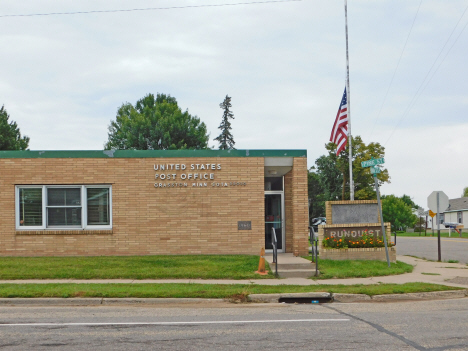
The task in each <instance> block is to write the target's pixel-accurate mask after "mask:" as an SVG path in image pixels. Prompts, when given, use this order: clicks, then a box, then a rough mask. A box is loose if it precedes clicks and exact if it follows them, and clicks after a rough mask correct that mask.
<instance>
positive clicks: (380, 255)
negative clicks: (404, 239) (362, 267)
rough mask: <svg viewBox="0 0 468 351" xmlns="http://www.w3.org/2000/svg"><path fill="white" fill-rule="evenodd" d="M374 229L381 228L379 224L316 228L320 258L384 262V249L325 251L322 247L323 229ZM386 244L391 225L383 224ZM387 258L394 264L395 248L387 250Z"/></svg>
mask: <svg viewBox="0 0 468 351" xmlns="http://www.w3.org/2000/svg"><path fill="white" fill-rule="evenodd" d="M365 226H369V227H376V226H381V224H380V223H355V224H326V225H319V226H318V239H319V244H318V245H319V252H320V258H322V259H331V260H378V261H386V260H387V256H386V254H385V248H382V247H376V248H352V249H327V248H325V247H324V246H323V237H324V231H325V228H352V227H365ZM384 226H385V234H386V236H387V243H390V242H391V225H390V223H389V222H387V223H384ZM388 253H389V258H390V261H391V262H396V248H395V247H389V248H388Z"/></svg>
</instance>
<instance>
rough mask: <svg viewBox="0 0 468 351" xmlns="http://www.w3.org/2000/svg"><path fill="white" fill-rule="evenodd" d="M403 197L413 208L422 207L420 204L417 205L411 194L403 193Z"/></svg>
mask: <svg viewBox="0 0 468 351" xmlns="http://www.w3.org/2000/svg"><path fill="white" fill-rule="evenodd" d="M401 199H402V200H403V202H404V203H405V204H407V205H408V206H410V207H411V208H412V209H413V210H418V209H419V208H420V206H419V205H416V204H415V203H414V201H413V200H412V199H411V197H410V196H409V195H405V194H403V196H402V197H401Z"/></svg>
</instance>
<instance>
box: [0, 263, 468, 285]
mask: <svg viewBox="0 0 468 351" xmlns="http://www.w3.org/2000/svg"><path fill="white" fill-rule="evenodd" d="M397 260H399V261H402V262H405V263H408V264H411V265H413V266H415V267H414V270H413V272H412V273H405V274H400V275H392V276H384V277H371V278H348V279H324V280H322V279H319V280H312V279H306V278H286V279H255V280H203V279H156V280H150V279H146V280H132V279H89V280H78V279H50V280H49V279H47V280H1V281H0V284H48V283H72V284H97V283H99V284H108V283H112V284H122V283H125V284H155V283H157V284H167V283H192V284H258V285H322V284H343V285H353V284H364V285H369V284H378V283H394V284H404V283H412V282H422V283H434V284H441V285H447V286H454V287H460V288H468V266H467V265H464V264H459V263H446V262H432V261H425V260H422V259H419V258H414V257H409V256H397ZM319 270H320V262H319ZM423 273H426V274H423Z"/></svg>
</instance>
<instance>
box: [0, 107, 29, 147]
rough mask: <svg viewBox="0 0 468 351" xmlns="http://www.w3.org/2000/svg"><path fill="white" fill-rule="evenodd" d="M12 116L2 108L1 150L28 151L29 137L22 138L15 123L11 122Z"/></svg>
mask: <svg viewBox="0 0 468 351" xmlns="http://www.w3.org/2000/svg"><path fill="white" fill-rule="evenodd" d="M9 119H10V115H9V114H8V112H7V110H6V109H5V106H2V108H0V150H27V149H28V146H29V137H27V136H23V137H21V132H20V130H19V128H18V125H17V124H16V122H15V121H11V122H9V121H8V120H9Z"/></svg>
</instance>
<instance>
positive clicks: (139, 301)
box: [0, 297, 226, 306]
mask: <svg viewBox="0 0 468 351" xmlns="http://www.w3.org/2000/svg"><path fill="white" fill-rule="evenodd" d="M207 302H209V303H225V302H226V300H225V299H201V298H101V297H89V298H87V297H72V298H61V297H52V298H43V297H39V298H0V306H20V305H23V306H30V305H34V306H113V305H114V306H115V305H128V306H145V305H160V304H197V303H207Z"/></svg>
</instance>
